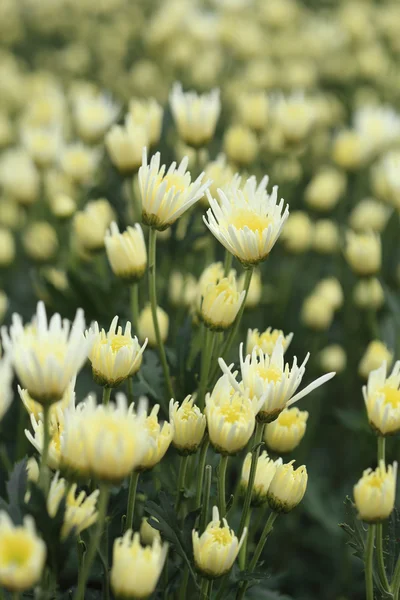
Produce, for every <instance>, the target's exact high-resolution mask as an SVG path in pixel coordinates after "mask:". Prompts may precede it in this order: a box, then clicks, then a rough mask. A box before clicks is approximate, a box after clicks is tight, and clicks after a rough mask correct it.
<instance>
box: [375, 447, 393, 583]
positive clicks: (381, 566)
mask: <svg viewBox="0 0 400 600" xmlns="http://www.w3.org/2000/svg"><path fill="white" fill-rule="evenodd" d="M385 442H386V440H385V438H384V437H383V436H382V435H380V436H378V464H379V462H380V461H381V460H383V462H384V463H385V461H386V457H385ZM376 555H377V564H378V575H379V580H380V582H381V585H382V587H383V588H384V590H385V591H387V592H390V585H389V581H388V578H387V575H386V569H385V560H384V557H383V524H382V523H377V525H376Z"/></svg>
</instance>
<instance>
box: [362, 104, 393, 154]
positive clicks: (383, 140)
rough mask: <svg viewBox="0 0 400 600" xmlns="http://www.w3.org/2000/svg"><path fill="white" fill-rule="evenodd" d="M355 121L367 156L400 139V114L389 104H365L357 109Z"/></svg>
mask: <svg viewBox="0 0 400 600" xmlns="http://www.w3.org/2000/svg"><path fill="white" fill-rule="evenodd" d="M353 122H354V127H355V130H356V132H357V134H358V135H359V138H360V140H361V144H362V146H363V151H364V153H365V155H366V157H367V158H371V157H373V156H374V155H375V154H376V153H377V152H381V151H382V150H385V149H386V148H387V147H388V146H390V145H391V144H392V143H394V142H398V141H399V140H400V115H399V114H398V113H397V112H396V110H395V109H394V108H392V107H391V106H389V105H379V104H376V105H374V104H372V103H369V104H365V105H364V106H361V107H359V108H357V109H356V111H355V113H354V115H353Z"/></svg>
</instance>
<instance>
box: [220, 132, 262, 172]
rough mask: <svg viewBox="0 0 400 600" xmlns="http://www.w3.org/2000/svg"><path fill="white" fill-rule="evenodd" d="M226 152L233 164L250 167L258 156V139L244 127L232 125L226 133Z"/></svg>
mask: <svg viewBox="0 0 400 600" xmlns="http://www.w3.org/2000/svg"><path fill="white" fill-rule="evenodd" d="M224 150H225V152H226V155H227V156H228V158H229V160H231V161H232V162H234V163H236V164H237V165H240V166H246V165H249V164H250V163H252V162H253V160H254V159H255V157H256V154H257V150H258V141H257V137H256V136H255V134H254V133H253V132H252V131H251V129H248V128H247V127H244V126H243V125H232V126H231V127H229V128H228V129H227V130H226V132H225V136H224Z"/></svg>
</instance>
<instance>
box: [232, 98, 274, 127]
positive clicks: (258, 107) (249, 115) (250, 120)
mask: <svg viewBox="0 0 400 600" xmlns="http://www.w3.org/2000/svg"><path fill="white" fill-rule="evenodd" d="M238 113H239V118H240V120H241V122H242V123H243V124H244V125H246V126H247V127H250V128H251V129H254V130H255V131H262V130H263V129H265V127H266V126H267V123H268V114H269V102H268V96H267V95H266V94H265V93H264V92H247V93H245V94H242V96H241V97H240V98H239V101H238Z"/></svg>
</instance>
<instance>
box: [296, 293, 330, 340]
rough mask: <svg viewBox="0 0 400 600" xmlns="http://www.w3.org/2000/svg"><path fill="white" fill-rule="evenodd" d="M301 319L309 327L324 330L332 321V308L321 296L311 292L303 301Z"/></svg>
mask: <svg viewBox="0 0 400 600" xmlns="http://www.w3.org/2000/svg"><path fill="white" fill-rule="evenodd" d="M301 320H302V322H303V323H304V325H305V326H306V327H309V328H310V329H314V330H316V331H324V330H326V329H329V327H330V325H331V323H332V320H333V308H332V306H331V305H330V304H329V303H328V302H327V301H326V299H325V298H324V297H323V296H320V295H319V294H312V295H311V296H308V297H307V298H306V299H305V300H304V302H303V306H302V309H301Z"/></svg>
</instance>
